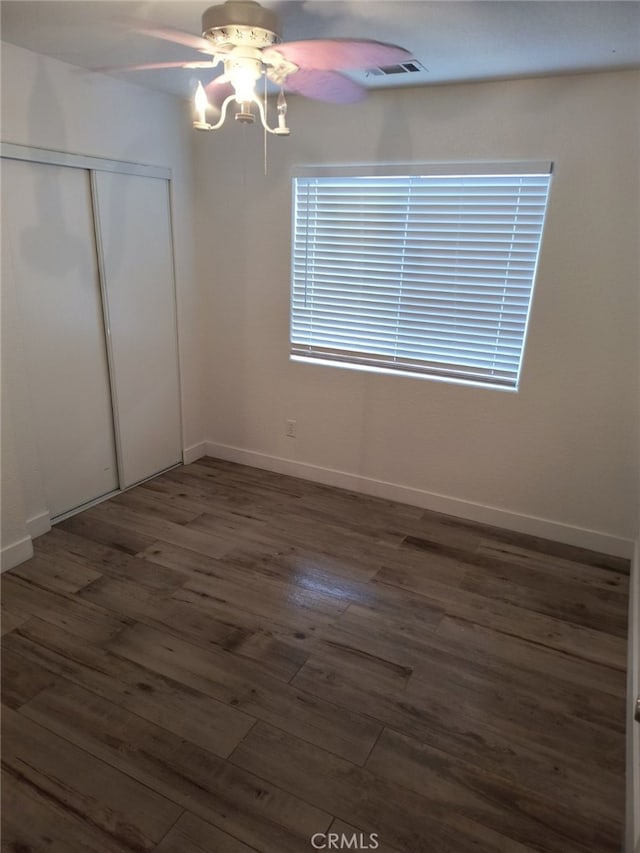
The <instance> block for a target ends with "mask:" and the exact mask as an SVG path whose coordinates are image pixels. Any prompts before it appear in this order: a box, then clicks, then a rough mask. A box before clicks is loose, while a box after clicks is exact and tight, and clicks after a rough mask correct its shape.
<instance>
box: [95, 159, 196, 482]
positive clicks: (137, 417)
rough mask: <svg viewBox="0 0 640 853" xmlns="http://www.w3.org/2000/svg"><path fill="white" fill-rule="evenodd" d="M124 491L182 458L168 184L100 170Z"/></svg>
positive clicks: (104, 263)
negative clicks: (125, 488)
mask: <svg viewBox="0 0 640 853" xmlns="http://www.w3.org/2000/svg"><path fill="white" fill-rule="evenodd" d="M93 180H94V203H95V205H96V211H97V218H98V222H99V229H98V230H99V233H100V244H101V245H100V257H101V264H102V277H103V286H104V289H105V293H106V302H107V306H108V327H109V334H110V354H111V366H112V380H113V384H114V402H115V409H116V423H117V424H118V450H119V457H120V473H121V485H122V487H126V486H130V485H132V484H133V483H137V482H139V481H140V480H143V479H144V478H145V477H150V476H151V475H152V474H156V473H158V472H159V471H162V470H164V469H165V468H169V467H170V466H172V465H175V464H177V463H178V462H180V461H181V458H182V441H181V428H180V386H179V375H178V350H177V333H176V308H175V289H174V279H173V251H172V241H171V221H170V214H169V184H168V181H166V180H164V179H162V178H150V177H142V176H139V175H129V174H116V173H111V172H96V173H94V176H93Z"/></svg>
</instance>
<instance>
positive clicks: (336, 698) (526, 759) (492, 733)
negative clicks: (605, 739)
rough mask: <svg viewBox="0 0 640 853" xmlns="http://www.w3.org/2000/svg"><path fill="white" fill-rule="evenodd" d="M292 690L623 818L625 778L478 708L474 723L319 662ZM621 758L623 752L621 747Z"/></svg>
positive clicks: (431, 701) (462, 713) (537, 789)
mask: <svg viewBox="0 0 640 853" xmlns="http://www.w3.org/2000/svg"><path fill="white" fill-rule="evenodd" d="M291 684H292V685H293V686H295V687H298V688H300V689H301V690H304V691H306V692H307V693H310V694H314V695H317V696H323V697H325V698H326V699H327V700H329V701H331V702H334V703H336V704H337V705H340V706H342V707H345V708H350V709H359V708H364V707H366V708H367V713H368V714H370V715H371V716H372V717H373V718H374V719H376V720H379V721H381V722H382V723H383V724H384V725H385V726H386V727H388V728H392V729H395V730H397V731H399V732H402V733H404V734H406V735H409V736H410V737H413V738H415V739H417V740H419V741H421V742H422V743H424V744H426V745H428V746H431V747H433V748H434V749H438V750H440V751H442V752H445V753H447V754H449V755H451V756H454V757H457V758H461V759H464V760H467V761H469V762H470V763H472V764H474V765H476V766H477V767H480V768H484V769H485V770H486V771H487V772H489V773H493V774H496V775H500V776H502V777H503V778H505V779H507V780H510V781H512V782H513V783H514V784H521V783H522V780H526V783H523V784H526V787H527V789H528V790H530V791H532V792H534V793H540V794H544V793H545V792H547V791H548V790H549V787H550V786H551V785H553V787H554V790H555V791H556V792H557V793H558V796H562V797H564V799H565V800H566V801H567V802H570V803H571V804H572V806H574V807H575V808H576V810H578V811H579V810H580V809H583V808H584V806H585V802H587V801H590V802H592V804H593V807H594V808H596V809H600V808H603V809H607V810H608V811H607V814H610V813H611V814H613V815H616V814H618V811H619V807H620V783H621V776H620V774H613V773H610V772H607V771H603V770H600V768H599V769H598V777H597V778H596V777H594V774H593V772H589V771H588V770H587V769H586V768H587V767H593V766H597V765H595V762H593V763H592V762H591V760H589V759H588V758H587V757H585V756H583V760H581V761H579V762H576V760H575V758H572V757H571V756H567V755H563V757H562V760H561V761H560V760H559V758H558V755H557V754H556V753H550V752H549V750H543V749H541V748H540V746H539V745H538V743H537V742H536V741H535V739H534V738H533V737H532V736H525V737H523V733H522V732H521V731H520V730H519V729H518V728H517V727H514V726H505V725H502V724H500V723H499V722H498V723H497V722H496V721H495V720H493V719H492V718H491V716H490V715H487V714H486V713H485V714H481V713H480V710H481V709H480V708H479V707H478V708H477V709H476V710H475V712H474V714H473V715H472V716H470V715H469V713H468V711H466V710H465V709H455V713H452V707H451V705H450V704H449V703H447V704H443V703H442V702H441V701H438V698H437V697H434V696H428V697H420V698H413V700H412V699H410V698H409V697H408V696H407V695H406V692H405V691H403V690H397V691H392V690H390V689H389V686H388V685H385V684H380V683H379V682H377V681H374V680H371V681H370V682H369V684H368V685H366V686H365V685H364V684H363V683H362V680H360V681H355V680H354V678H353V675H352V673H351V672H349V671H341V669H340V668H338V667H337V666H336V664H335V662H331V663H327V662H326V661H323V660H320V659H315V658H314V657H313V656H311V658H310V659H309V660H308V661H307V663H306V664H305V665H304V666H303V667H302V669H301V670H300V672H299V673H298V675H296V677H295V678H294V679H293V680H292V682H291ZM618 749H619V750H620V745H619V747H618Z"/></svg>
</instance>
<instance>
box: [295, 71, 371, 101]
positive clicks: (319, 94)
mask: <svg viewBox="0 0 640 853" xmlns="http://www.w3.org/2000/svg"><path fill="white" fill-rule="evenodd" d="M284 88H285V89H286V90H287V92H295V93H296V94H298V95H304V96H305V98H313V100H315V101H327V102H328V103H330V104H354V103H355V102H356V101H361V100H362V99H363V98H366V96H367V90H366V89H365V88H364V87H363V86H361V85H360V84H359V83H355V82H354V81H353V80H350V79H349V78H348V77H345V76H344V74H339V73H338V72H337V71H315V70H311V69H308V68H305V69H302V68H301V69H300V71H296V72H295V73H294V74H289V76H288V77H287V78H286V80H285V81H284Z"/></svg>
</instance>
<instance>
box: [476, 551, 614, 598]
mask: <svg viewBox="0 0 640 853" xmlns="http://www.w3.org/2000/svg"><path fill="white" fill-rule="evenodd" d="M476 554H477V557H478V559H480V560H482V565H483V567H484V568H485V569H491V568H492V567H493V568H494V569H495V570H496V571H497V572H499V571H503V570H504V568H505V565H506V566H507V567H508V568H509V577H510V578H512V579H513V580H515V581H517V582H518V583H523V584H525V585H527V584H529V585H532V586H534V587H536V588H542V589H544V588H546V587H547V586H548V584H549V583H550V582H551V583H553V584H555V583H556V582H557V581H560V582H561V583H571V584H573V585H574V588H575V590H576V592H577V593H579V592H580V590H582V589H589V590H591V589H601V590H604V591H606V592H612V591H613V592H615V591H618V592H619V593H620V594H621V595H626V594H627V592H628V589H629V573H628V570H627V569H625V570H624V571H614V570H613V569H611V568H600V567H599V566H594V565H592V564H591V563H580V562H576V561H575V560H569V559H563V558H562V557H557V556H553V557H551V556H549V554H545V553H544V552H540V551H529V550H528V549H527V548H523V547H522V546H520V547H518V545H516V544H507V543H502V542H495V541H491V540H484V539H481V540H480V543H479V545H478V548H477V550H476Z"/></svg>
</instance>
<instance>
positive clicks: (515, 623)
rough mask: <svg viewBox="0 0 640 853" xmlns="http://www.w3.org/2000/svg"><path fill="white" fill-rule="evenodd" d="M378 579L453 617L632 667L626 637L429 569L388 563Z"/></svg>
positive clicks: (615, 665) (598, 660)
mask: <svg viewBox="0 0 640 853" xmlns="http://www.w3.org/2000/svg"><path fill="white" fill-rule="evenodd" d="M373 582H374V583H387V584H390V585H391V586H398V587H400V588H402V589H405V590H412V591H413V592H415V593H417V594H418V595H419V596H422V597H424V598H425V599H426V600H427V601H428V602H431V604H432V605H433V606H435V607H440V608H442V609H443V610H444V611H445V612H446V614H447V615H449V616H455V617H457V618H459V619H465V620H466V621H469V622H473V623H476V624H479V625H484V626H486V627H490V628H493V629H494V630H499V631H502V632H503V633H505V634H514V635H516V636H520V637H522V638H524V639H528V640H532V641H533V642H536V643H539V644H540V645H544V646H547V647H548V648H552V649H556V650H557V651H561V652H566V653H568V654H572V655H575V656H576V657H581V658H583V659H585V660H589V661H593V662H594V663H603V664H605V665H606V666H610V667H613V668H614V669H620V670H624V669H625V668H626V654H627V651H626V649H627V643H626V640H625V639H624V638H623V637H619V636H612V635H611V634H607V633H605V632H604V631H595V630H593V629H591V628H584V627H582V626H581V625H574V624H573V623H571V622H564V621H562V619H556V618H554V617H552V616H547V615H545V614H541V613H536V612H534V611H531V610H527V609H526V608H524V607H516V606H514V605H513V604H505V603H503V602H502V601H496V600H495V599H493V598H488V597H485V596H483V595H479V594H478V593H474V592H469V591H467V590H462V589H460V588H456V589H453V588H452V587H449V586H446V585H445V584H441V583H438V582H437V581H432V580H431V579H430V577H429V575H428V571H427V572H423V573H420V572H418V571H416V570H415V569H411V570H401V569H390V568H383V569H381V570H380V571H379V572H378V574H377V575H376V576H375V578H374V581H373Z"/></svg>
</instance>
